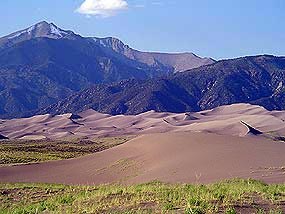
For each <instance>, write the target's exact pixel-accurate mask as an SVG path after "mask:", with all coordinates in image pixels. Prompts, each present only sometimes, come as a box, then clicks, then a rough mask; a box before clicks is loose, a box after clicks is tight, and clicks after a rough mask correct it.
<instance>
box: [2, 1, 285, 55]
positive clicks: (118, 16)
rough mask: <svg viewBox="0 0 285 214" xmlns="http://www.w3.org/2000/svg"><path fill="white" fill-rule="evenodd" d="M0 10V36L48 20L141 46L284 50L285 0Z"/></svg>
mask: <svg viewBox="0 0 285 214" xmlns="http://www.w3.org/2000/svg"><path fill="white" fill-rule="evenodd" d="M84 1H89V2H87V3H86V2H85V5H82V4H83V3H84ZM104 1H107V3H106V2H105V3H104ZM98 2H99V3H98ZM0 9H1V13H0V19H1V28H0V35H1V36H4V35H6V34H8V33H11V32H14V31H16V30H19V29H23V28H25V27H28V26H30V25H32V24H34V23H37V22H39V21H42V20H46V21H48V22H53V23H55V24H56V25H58V26H59V27H61V28H63V29H71V30H74V31H75V32H76V33H79V34H81V35H83V36H97V37H106V36H114V37H118V38H120V39H121V40H122V41H124V42H125V43H127V44H129V45H130V46H131V47H133V48H136V49H139V50H145V51H161V52H194V53H196V54H198V55H200V56H209V57H213V58H215V59H222V58H233V57H238V56H244V55H256V54H264V53H266V54H274V55H285V22H284V21H285V12H284V11H285V1H284V0H270V1H269V0H235V1H231V0H216V1H214V0H163V1H162V0H1V3H0Z"/></svg>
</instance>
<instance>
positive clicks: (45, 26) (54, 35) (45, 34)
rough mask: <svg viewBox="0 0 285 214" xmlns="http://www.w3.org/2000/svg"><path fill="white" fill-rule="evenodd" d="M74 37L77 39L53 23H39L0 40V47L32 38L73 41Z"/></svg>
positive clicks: (74, 35)
mask: <svg viewBox="0 0 285 214" xmlns="http://www.w3.org/2000/svg"><path fill="white" fill-rule="evenodd" d="M75 37H78V35H76V34H75V33H73V32H72V31H67V30H63V29H61V28H59V27H57V26H56V25H55V24H54V23H48V22H46V21H41V22H39V23H37V24H35V25H32V26H30V27H28V28H26V29H24V30H20V31H17V32H15V33H12V34H10V35H8V36H5V37H3V38H0V46H2V45H5V46H7V45H8V46H10V45H13V44H16V43H19V42H22V41H26V40H30V39H33V38H50V39H62V38H66V39H74V38H75Z"/></svg>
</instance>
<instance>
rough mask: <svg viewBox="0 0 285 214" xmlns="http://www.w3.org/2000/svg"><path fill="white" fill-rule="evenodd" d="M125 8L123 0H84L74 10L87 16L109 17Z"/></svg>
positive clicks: (126, 5)
mask: <svg viewBox="0 0 285 214" xmlns="http://www.w3.org/2000/svg"><path fill="white" fill-rule="evenodd" d="M127 8H128V3H127V2H126V1H125V0H85V1H84V2H83V3H82V4H81V5H80V7H79V8H78V9H77V10H76V12H78V13H81V14H85V15H87V16H91V15H94V16H100V17H109V16H113V15H116V13H117V12H119V11H121V10H125V9H127Z"/></svg>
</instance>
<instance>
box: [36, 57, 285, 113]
mask: <svg viewBox="0 0 285 214" xmlns="http://www.w3.org/2000/svg"><path fill="white" fill-rule="evenodd" d="M284 83H285V57H275V56H270V55H261V56H250V57H242V58H237V59H230V60H222V61H218V62H216V63H214V64H211V65H207V66H202V67H199V68H196V69H191V70H188V71H185V72H183V73H176V74H173V75H170V76H168V77H165V78H158V79H150V80H134V79H132V80H124V81H120V82H117V83H112V84H100V85H96V86H94V87H91V88H89V89H86V90H83V91H81V92H79V93H75V94H73V95H71V96H70V97H68V98H66V99H64V100H61V101H59V102H57V103H55V104H53V105H51V106H49V107H47V108H45V109H42V110H40V111H38V112H37V114H45V113H51V114H62V113H67V112H72V113H77V112H81V111H84V110H87V109H95V110H97V111H99V112H103V113H108V114H112V115H117V114H139V113H142V112H145V111H149V110H155V111H158V112H175V113H180V112H188V111H200V110H205V109H211V108H215V107H217V106H221V105H227V104H232V103H251V104H258V105H261V106H264V107H266V108H267V109H269V110H275V109H276V110H281V109H284V108H285V87H284V86H285V85H284Z"/></svg>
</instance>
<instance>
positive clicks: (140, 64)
mask: <svg viewBox="0 0 285 214" xmlns="http://www.w3.org/2000/svg"><path fill="white" fill-rule="evenodd" d="M214 62H215V60H213V59H211V58H200V57H198V56H196V55H195V54H193V53H181V54H168V53H151V52H140V51H137V50H135V49H132V48H130V47H129V46H127V45H125V44H124V43H123V42H121V41H120V40H118V39H116V38H111V37H108V38H96V37H82V36H80V35H77V34H75V33H74V32H72V31H69V30H63V29H61V28H59V27H57V26H56V25H54V24H53V23H47V22H40V23H38V24H35V25H33V26H31V27H29V28H27V29H24V30H20V31H18V32H15V33H12V34H10V35H8V36H5V37H2V38H0V116H1V117H2V118H11V117H19V116H23V115H25V113H26V112H34V111H35V110H36V109H42V108H45V107H46V106H49V105H51V104H54V103H56V102H58V101H59V100H61V99H64V98H66V97H68V96H71V95H72V94H73V93H74V92H78V91H81V90H83V89H87V88H89V87H91V86H93V85H94V84H110V83H113V82H118V81H121V80H127V79H136V80H146V79H153V78H157V77H161V76H168V75H172V74H173V73H178V72H182V71H184V70H188V69H193V68H197V67H200V66H203V65H208V64H212V63H214Z"/></svg>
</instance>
